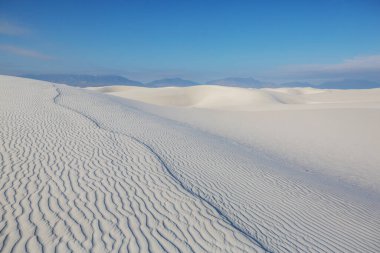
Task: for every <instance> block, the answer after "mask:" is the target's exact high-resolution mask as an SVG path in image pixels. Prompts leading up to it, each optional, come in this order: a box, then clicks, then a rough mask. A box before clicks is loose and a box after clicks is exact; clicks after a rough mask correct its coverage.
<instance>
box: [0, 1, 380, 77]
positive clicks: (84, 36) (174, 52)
mask: <svg viewBox="0 0 380 253" xmlns="http://www.w3.org/2000/svg"><path fill="white" fill-rule="evenodd" d="M379 70H380V1H378V0H373V1H371V0H361V1H359V0H358V1H354V0H352V1H344V0H318V1H316V0H314V1H309V0H302V1H291V0H289V1H264V0H263V1H254V0H251V1H232V0H231V1H222V0H219V1H208V0H203V1H179V0H177V1H163V0H162V1H159V0H157V1H143V0H140V1H137V0H136V1H121V0H120V1H79V0H78V1H70V0H66V1H38V0H35V1H18V0H0V71H1V72H2V73H26V72H27V73H94V74H96V73H97V74H122V75H125V76H127V77H130V78H135V79H139V80H150V79H155V78H161V77H173V76H181V77H184V78H189V79H194V80H197V81H203V80H207V79H213V78H221V77H226V76H253V77H258V78H264V79H284V80H285V79H289V80H290V79H294V80H296V79H324V78H340V77H342V78H363V79H368V78H369V79H380V76H379V75H380V74H378V73H379V72H380V71H379Z"/></svg>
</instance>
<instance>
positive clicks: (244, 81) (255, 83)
mask: <svg viewBox="0 0 380 253" xmlns="http://www.w3.org/2000/svg"><path fill="white" fill-rule="evenodd" d="M207 84H211V85H222V86H232V87H245V88H264V87H273V86H275V84H273V83H270V82H263V81H259V80H256V79H254V78H252V77H247V78H243V77H227V78H224V79H218V80H213V81H209V82H207Z"/></svg>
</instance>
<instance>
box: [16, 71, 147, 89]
mask: <svg viewBox="0 0 380 253" xmlns="http://www.w3.org/2000/svg"><path fill="white" fill-rule="evenodd" d="M21 77H26V78H32V79H37V80H43V81H48V82H53V83H64V84H68V85H72V86H77V87H90V86H92V87H97V86H108V85H131V86H144V84H143V83H141V82H138V81H133V80H130V79H127V78H125V77H123V76H118V75H74V74H46V75H44V74H41V75H32V74H31V75H22V76H21Z"/></svg>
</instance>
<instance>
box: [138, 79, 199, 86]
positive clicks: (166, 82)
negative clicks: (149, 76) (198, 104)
mask: <svg viewBox="0 0 380 253" xmlns="http://www.w3.org/2000/svg"><path fill="white" fill-rule="evenodd" d="M194 85H199V83H196V82H193V81H190V80H184V79H181V78H166V79H160V80H155V81H152V82H149V83H146V84H145V86H146V87H165V86H179V87H186V86H194Z"/></svg>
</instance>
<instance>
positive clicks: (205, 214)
mask: <svg viewBox="0 0 380 253" xmlns="http://www.w3.org/2000/svg"><path fill="white" fill-rule="evenodd" d="M242 92H243V93H244V91H242ZM260 92H262V93H268V94H269V93H270V92H269V91H268V92H265V91H260ZM274 92H277V93H280V92H278V91H274ZM268 94H265V96H264V97H265V98H262V99H263V102H260V104H261V103H263V104H264V103H268V104H283V103H284V101H283V100H279V99H276V98H275V95H268ZM288 94H289V93H286V95H288ZM235 95H236V94H235ZM314 95H318V93H314ZM163 96H164V95H163ZM236 96H237V97H238V96H240V95H236ZM257 96H259V95H257ZM279 96H280V95H279ZM228 97H229V96H226V98H228ZM259 97H260V98H261V95H260V96H259ZM243 100H244V101H243V102H244V103H246V104H249V103H251V102H249V100H250V99H249V98H246V99H243ZM161 101H165V100H164V99H162V100H161ZM172 101H174V102H171V103H173V104H175V105H178V104H181V103H182V102H181V100H180V99H177V100H176V98H174V99H173V100H172ZM212 101H215V102H212ZM162 103H163V102H162ZM254 103H256V102H254ZM350 103H351V102H350ZM355 103H356V102H355ZM184 104H185V105H187V106H188V105H194V104H193V102H186V103H184ZM195 104H197V105H198V107H207V108H216V107H217V108H219V109H220V108H221V107H224V106H225V105H224V104H223V103H222V100H220V99H219V98H218V96H216V97H212V98H211V100H210V99H209V98H207V99H206V100H203V99H201V100H199V101H196V102H195ZM199 105H200V106H199ZM210 106H214V107H210ZM241 106H242V105H241V104H239V103H237V102H234V103H230V104H229V105H226V107H228V108H233V110H238V109H239V108H243V107H241ZM311 106H315V105H311ZM318 106H320V105H318ZM368 106H371V107H376V105H375V104H373V102H370V103H369V104H368ZM194 107H195V106H194ZM164 109H165V108H164V107H157V106H147V105H146V104H141V103H138V102H134V101H131V100H129V99H123V98H117V97H113V96H108V95H106V94H101V93H97V92H93V91H86V90H83V89H77V88H72V87H68V86H65V85H58V84H51V83H48V82H41V81H35V80H28V79H22V78H15V77H8V76H0V168H1V170H0V251H1V252H53V251H57V252H69V251H74V252H150V251H152V252H165V251H169V252H297V251H298V252H377V251H378V249H379V248H380V211H379V205H378V204H377V202H376V201H378V200H379V197H378V196H377V195H370V194H368V196H367V197H366V198H356V197H354V196H361V197H363V196H365V194H367V193H368V192H367V191H365V190H363V191H359V192H357V190H358V188H355V187H354V186H353V187H351V188H350V187H348V188H344V187H345V186H344V185H340V184H337V185H335V181H334V180H332V181H331V182H330V181H325V180H323V181H318V180H314V179H315V178H317V177H315V178H313V179H311V180H308V179H307V177H306V176H305V177H298V176H295V175H294V173H293V169H292V168H291V166H289V164H287V163H283V162H282V160H279V159H277V158H276V157H273V156H271V155H268V153H265V152H261V151H260V150H253V149H250V148H246V147H247V146H244V145H241V144H239V143H234V142H232V140H233V138H234V137H233V136H229V135H228V134H225V133H223V131H224V130H223V129H224V128H222V130H223V131H222V130H220V129H219V130H218V129H216V130H215V131H214V132H212V131H211V130H210V129H209V130H210V131H204V130H205V129H202V130H199V129H198V128H203V127H206V126H200V125H199V124H198V123H197V122H195V121H194V122H185V121H182V120H181V119H179V118H178V119H176V120H173V119H168V118H169V117H173V118H174V117H179V116H178V115H177V114H178V113H177V112H178V111H176V110H177V109H179V110H182V109H184V108H182V109H181V108H177V109H175V108H174V109H173V108H170V109H168V110H169V111H165V110H164ZM154 110H157V111H162V114H165V115H160V114H158V113H156V112H154ZM203 110H205V109H202V111H203ZM205 111H207V115H208V116H210V115H213V113H214V111H213V112H210V111H208V110H205ZM180 112H181V113H183V112H184V111H180ZM188 112H189V113H191V112H194V115H195V116H197V115H198V111H197V110H196V109H188ZM235 112H237V111H235ZM170 115H172V116H170ZM173 115H177V116H173ZM188 115H190V116H191V115H192V114H188ZM163 116H165V117H163ZM197 117H198V116H197ZM195 119H196V118H195ZM198 119H199V118H198ZM211 120H212V119H211ZM207 122H210V119H209V120H208V121H207ZM184 123H186V124H184ZM209 127H211V125H209ZM206 130H207V129H206ZM252 148H253V146H252ZM359 148H360V147H359ZM359 148H357V149H359ZM254 151H257V152H254ZM324 186H325V187H324ZM339 189H344V190H347V191H339Z"/></svg>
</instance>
